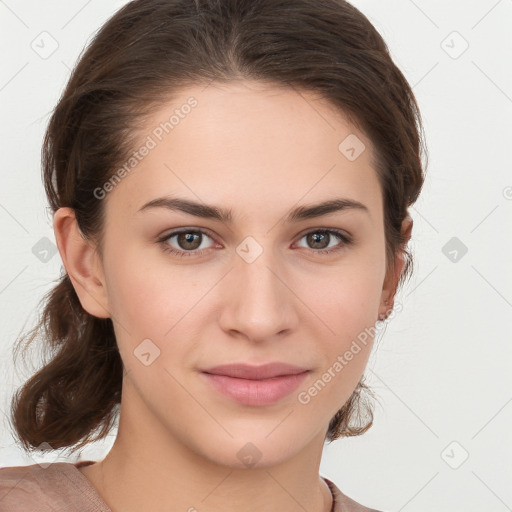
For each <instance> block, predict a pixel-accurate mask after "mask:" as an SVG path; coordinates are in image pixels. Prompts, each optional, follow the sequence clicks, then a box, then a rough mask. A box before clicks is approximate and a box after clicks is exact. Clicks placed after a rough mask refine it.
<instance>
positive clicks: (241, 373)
mask: <svg viewBox="0 0 512 512" xmlns="http://www.w3.org/2000/svg"><path fill="white" fill-rule="evenodd" d="M202 371H203V372H205V373H211V374H214V375H225V376H227V377H236V378H238V379H250V380H263V379H271V378H273V377H281V376H283V375H297V374H299V373H302V372H305V371H307V368H301V367H299V366H295V365H293V364H288V363H281V362H274V363H267V364H263V365H260V366H252V365H249V364H246V363H234V364H222V365H219V366H213V367H211V368H207V369H206V370H202Z"/></svg>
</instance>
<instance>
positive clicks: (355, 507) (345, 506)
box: [323, 477, 383, 512]
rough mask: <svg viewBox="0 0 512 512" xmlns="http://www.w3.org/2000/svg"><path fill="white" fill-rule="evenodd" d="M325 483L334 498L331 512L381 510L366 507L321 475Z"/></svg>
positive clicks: (375, 511)
mask: <svg viewBox="0 0 512 512" xmlns="http://www.w3.org/2000/svg"><path fill="white" fill-rule="evenodd" d="M323 479H324V480H325V481H326V483H327V485H328V486H329V488H330V489H331V493H332V495H333V499H334V506H333V510H332V512H383V511H380V510H377V509H374V508H368V507H365V506H364V505H361V504H360V503H358V502H357V501H355V500H353V499H352V498H350V497H349V496H347V495H346V494H344V493H343V492H341V490H340V489H339V488H338V487H337V486H336V484H335V483H334V482H332V481H331V480H329V479H328V478H325V477H323Z"/></svg>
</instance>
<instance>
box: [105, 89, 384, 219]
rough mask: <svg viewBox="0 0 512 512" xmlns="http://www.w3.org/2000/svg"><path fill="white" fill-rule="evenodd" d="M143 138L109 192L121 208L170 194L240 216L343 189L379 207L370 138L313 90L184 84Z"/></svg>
mask: <svg viewBox="0 0 512 512" xmlns="http://www.w3.org/2000/svg"><path fill="white" fill-rule="evenodd" d="M138 135H139V137H138V143H137V144H136V145H135V146H136V147H134V152H137V153H138V156H137V157H133V156H132V162H127V163H128V165H125V169H127V170H128V172H125V173H124V174H125V177H123V179H122V180H121V182H120V183H119V184H117V185H116V186H115V188H114V190H113V191H112V192H110V193H109V196H108V202H109V203H112V205H117V206H119V207H121V208H122V210H123V211H124V212H125V214H126V213H129V212H131V213H134V212H135V211H137V210H138V208H140V207H141V206H142V205H143V204H144V203H145V202H147V201H149V200H151V199H154V198H156V197H161V196H163V195H165V194H173V193H176V194H179V195H180V196H182V197H183V196H185V197H189V198H190V199H193V200H195V201H201V200H203V201H205V202H207V203H215V204H220V205H223V206H226V207H232V208H233V210H235V211H236V210H239V209H240V208H243V210H244V211H243V212H241V214H243V215H253V214H259V215H260V216H261V215H263V212H264V211H265V212H269V213H270V212H274V213H275V212H277V211H278V210H280V209H282V208H283V207H285V206H288V207H291V206H293V205H295V204H298V203H300V204H302V203H312V202H316V201H318V200H325V199H329V198H331V197H332V198H334V197H340V196H346V197H349V198H351V199H354V200H358V201H360V202H363V203H365V204H366V203H370V204H369V205H368V206H369V208H371V207H372V204H373V208H374V209H376V210H379V209H380V208H381V203H380V188H379V185H378V181H377V176H376V173H375V170H374V168H373V147H372V144H371V142H370V140H369V139H368V138H367V137H366V136H365V135H364V134H363V133H361V132H360V131H359V130H358V129H356V128H355V127H354V126H352V125H351V124H350V123H349V122H348V121H347V119H346V118H345V116H344V115H343V113H342V112H341V111H340V110H338V109H336V108H334V106H333V105H332V104H331V103H329V102H328V101H327V100H326V99H324V98H320V97H319V96H318V94H314V93H312V92H309V91H304V90H299V89H296V88H292V87H284V86H278V85H275V84H268V83H261V82H249V81H244V82H235V83H229V84H218V83H215V82H213V83H211V84H209V85H207V86H206V85H198V86H191V87H186V88H183V89H181V90H179V91H177V92H176V93H175V94H174V97H173V99H172V100H170V101H169V102H168V103H166V104H165V105H164V106H162V107H160V108H159V109H158V110H157V111H156V112H154V113H153V115H152V116H151V118H150V119H148V121H147V123H146V124H145V126H144V127H143V128H142V129H141V130H140V133H139V134H138ZM144 148H146V149H144ZM142 153H144V155H143V156H142ZM131 164H133V165H131Z"/></svg>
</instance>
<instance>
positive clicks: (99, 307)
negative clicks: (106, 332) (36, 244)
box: [53, 207, 111, 318]
mask: <svg viewBox="0 0 512 512" xmlns="http://www.w3.org/2000/svg"><path fill="white" fill-rule="evenodd" d="M53 230H54V232H55V239H56V241H57V247H58V249H59V253H60V256H61V258H62V262H63V264H64V268H65V269H66V271H67V273H68V275H69V278H70V280H71V282H72V284H73V287H74V288H75V291H76V293H77V295H78V298H79V299H80V303H81V304H82V307H83V308H84V309H85V310H86V311H87V312H88V313H89V314H91V315H93V316H96V317H98V318H110V316H111V315H110V312H109V309H108V296H107V289H106V286H105V279H104V274H103V267H102V264H101V261H100V258H99V255H98V254H97V252H96V251H95V246H94V244H93V243H92V242H90V241H89V240H87V239H85V237H84V236H83V235H82V233H81V232H80V228H79V227H78V224H77V222H76V217H75V211H74V210H73V209H72V208H67V207H66V208H59V209H58V210H57V211H56V212H55V213H54V216H53Z"/></svg>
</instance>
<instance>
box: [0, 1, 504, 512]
mask: <svg viewBox="0 0 512 512" xmlns="http://www.w3.org/2000/svg"><path fill="white" fill-rule="evenodd" d="M124 4H125V1H108V2H106V1H100V0H89V1H86V0H73V1H67V2H64V1H56V0H51V1H46V2H44V3H43V2H37V1H36V0H25V1H24V2H19V1H18V2H17V1H15V0H3V1H0V34H1V35H0V38H1V57H2V65H1V67H0V108H1V120H2V121H1V124H0V130H1V133H0V144H1V160H0V161H1V179H2V186H1V188H0V194H1V195H0V222H1V227H0V229H1V231H0V234H1V240H2V244H1V248H0V250H1V253H2V265H1V267H0V311H1V331H0V335H1V338H0V375H1V377H0V379H1V380H0V413H2V414H0V467H2V466H9V465H24V464H34V461H35V459H33V458H31V457H29V456H28V455H26V454H24V453H23V452H22V451H21V449H20V448H19V445H18V444H16V442H15V441H14V438H13V437H12V435H11V432H10V431H9V427H8V423H7V419H6V416H5V415H6V414H7V413H8V410H9V402H10V399H11V396H12V394H13V392H14V390H15V389H16V388H17V387H18V386H19V385H21V384H22V382H24V381H25V380H26V379H27V378H28V377H29V376H30V375H31V374H32V372H33V371H34V370H35V369H36V367H37V365H38V362H37V359H36V360H35V362H34V364H35V365H36V366H35V367H32V368H31V367H30V366H29V367H24V366H23V365H22V363H21V360H20V363H19V366H18V367H16V368H15V366H14V363H13V358H12V345H13V343H14V340H15V338H16V336H17V335H18V334H19V332H20V330H21V329H23V328H24V327H26V328H28V327H30V326H32V324H33V322H34V321H35V319H36V314H37V312H36V309H35V308H36V306H37V303H38V301H39V299H40V298H41V297H42V295H43V294H44V293H45V292H46V291H47V290H49V289H50V288H51V287H52V285H53V284H54V281H53V280H55V279H56V278H57V277H58V275H59V271H60V268H61V264H62V263H61V260H60V257H59V255H58V253H57V254H56V255H55V256H54V257H52V258H51V259H50V260H49V261H48V262H46V263H43V262H41V261H40V260H39V259H38V258H37V257H36V256H35V255H34V254H33V252H32V248H33V247H34V246H35V245H36V244H37V243H40V242H39V241H40V240H41V239H42V238H43V237H48V238H49V239H50V240H51V241H53V242H54V241H55V238H54V234H53V230H52V224H51V217H50V215H49V213H48V212H49V210H48V209H47V205H46V198H45V195H44V190H43V186H42V182H41V178H40V149H41V142H42V136H43V133H44V130H45V127H46V123H47V121H48V119H49V112H50V111H51V109H52V108H53V107H54V106H55V104H56V102H57V100H58V98H59V96H60V94H61V92H62V89H63V87H64V85H65V83H66V81H67V79H68V76H69V72H70V69H71V68H72V67H73V66H74V64H75V62H76V59H77V57H78V55H79V53H80V51H81V50H82V48H83V47H84V45H85V43H86V42H88V41H89V40H90V37H91V36H92V35H93V33H94V32H95V31H96V30H97V29H98V28H99V27H100V26H101V25H102V24H103V23H104V22H105V21H106V19H107V18H108V17H109V16H110V15H112V14H113V13H114V12H115V11H116V10H117V9H118V8H119V7H121V6H122V5H124ZM353 4H354V5H355V6H356V7H358V8H359V9H360V10H361V11H362V12H363V13H364V14H366V15H367V16H368V17H369V19H370V21H372V23H373V24H374V25H375V27H376V28H377V30H379V32H380V33H381V34H382V35H383V37H384V39H385V40H386V42H387V43H388V45H389V47H390V50H391V53H392V55H393V58H394V60H395V62H396V63H397V65H398V66H399V67H400V69H401V70H402V71H403V72H404V74H405V76H406V78H407V79H408V80H409V82H410V83H411V85H412V86H413V88H414V92H415V94H416V96H417V99H418V102H419V104H420V108H421V110H422V114H423V118H424V123H425V128H426V135H427V144H428V148H429V156H430V160H429V167H428V169H427V178H426V183H425V186H424V189H423V192H422V196H421V198H420V200H419V201H418V202H417V203H416V205H415V206H414V207H413V208H412V209H411V213H412V217H413V219H414V228H413V237H412V242H411V244H410V246H411V249H412V252H413V254H414V256H415V273H414V275H413V277H412V279H411V280H410V281H409V282H408V284H407V285H406V287H405V288H404V290H403V291H402V292H401V293H400V294H399V296H398V297H397V300H398V301H399V302H400V303H401V304H402V306H403V310H402V311H401V312H400V313H399V314H397V315H396V316H395V318H394V319H393V320H392V321H391V322H390V323H389V325H388V327H387V329H386V331H385V333H384V336H383V337H382V339H381V340H380V341H379V342H378V343H377V344H376V346H377V348H376V350H375V352H374V354H373V356H372V359H371V361H370V364H369V367H368V375H369V377H370V384H371V385H372V387H373V389H374V391H375V393H376V394H377V396H378V400H379V403H377V404H376V410H375V423H374V426H373V427H372V428H371V429H370V431H369V432H368V433H367V434H365V435H363V436H361V437H358V438H353V439H340V440H338V441H336V442H334V443H332V444H327V445H326V447H325V451H324V458H323V461H322V466H321V474H322V475H323V476H327V477H328V478H330V479H331V480H333V481H334V482H335V483H336V484H337V485H338V486H339V487H340V488H341V489H342V491H344V492H345V493H346V494H348V495H349V496H351V497H352V498H354V499H356V500H357V501H360V502H361V503H363V504H365V505H367V506H373V507H375V508H379V509H381V510H386V511H405V512H414V511H434V510H435V511H436V512H444V511H447V512H448V511H450V512H453V511H454V510H464V511H466V512H470V511H479V512H480V511H482V510H485V511H486V512H493V511H496V512H502V511H506V510H512V486H511V485H510V482H511V481H512V464H511V460H512V457H511V455H512V440H511V435H510V431H511V428H510V427H511V423H512V421H511V420H512V386H511V383H512V372H511V370H510V368H511V362H512V358H511V355H512V343H511V341H512V337H511V334H512V315H511V312H512V286H511V283H512V271H511V267H510V262H511V261H512V243H511V241H510V240H511V233H512V229H511V228H512V172H511V169H512V166H511V164H512V150H511V148H512V139H511V135H512V133H511V132H512V129H511V120H512V73H511V65H510V63H511V56H512V38H511V37H510V31H511V28H512V1H511V0H500V1H497V0H481V1H475V0H473V1H451V2H447V1H441V0H422V1H420V0H416V1H415V2H413V1H412V0H401V1H399V0H392V1H388V0H386V1H382V0H380V1H379V0H357V1H356V0H354V1H353ZM43 31H46V32H48V33H49V34H51V36H52V38H54V39H55V41H56V42H57V44H58V48H56V50H55V52H54V53H53V54H52V55H50V56H48V58H42V57H41V56H40V55H38V53H36V51H34V50H33V48H32V47H31V45H34V44H35V43H33V41H35V42H36V43H37V41H40V39H38V38H40V37H42V36H40V34H41V33H42V32H43ZM454 31H456V32H457V33H458V34H453V32H454ZM44 37H48V36H44ZM464 41H466V42H467V44H469V46H468V48H467V49H466V50H465V51H464V52H463V53H461V54H460V55H459V53H460V52H461V51H462V50H463V49H464V47H465V44H466V43H465V42H464ZM48 42H49V43H51V41H49V40H48ZM46 48H51V46H48V44H47V45H46ZM455 57H456V58H455ZM453 237H456V238H457V239H458V241H456V243H457V244H459V245H460V244H461V243H462V244H464V245H465V246H466V247H467V253H466V254H464V255H463V256H462V257H460V255H461V253H460V251H459V253H458V256H457V261H455V262H454V261H451V260H450V259H449V258H448V257H447V256H446V255H445V252H448V250H451V249H450V247H451V246H450V245H449V246H448V250H447V249H444V252H443V248H444V247H445V244H447V243H448V242H449V241H450V240H451V239H452V238H453ZM451 243H454V242H453V241H452V242H451ZM452 254H453V253H452ZM114 436H115V432H114V433H113V434H112V435H111V436H109V437H108V438H107V440H106V441H105V443H98V444H96V445H92V446H90V447H88V448H86V449H85V450H84V451H83V452H82V454H81V456H80V458H81V459H93V460H97V459H99V458H102V457H103V456H104V455H105V454H106V453H107V451H108V450H109V448H110V446H111V444H112V442H113V439H114ZM453 442H455V444H453ZM447 447H448V448H447ZM466 453H467V455H468V458H467V460H465V461H464V462H463V463H462V461H463V459H464V457H465V456H466ZM46 459H51V460H54V459H55V456H47V457H46ZM38 460H40V459H38ZM60 460H70V461H75V460H76V457H75V458H67V459H66V458H65V457H64V458H61V459H60ZM461 463H462V464H461ZM451 466H453V467H451ZM457 466H458V467H457Z"/></svg>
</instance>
